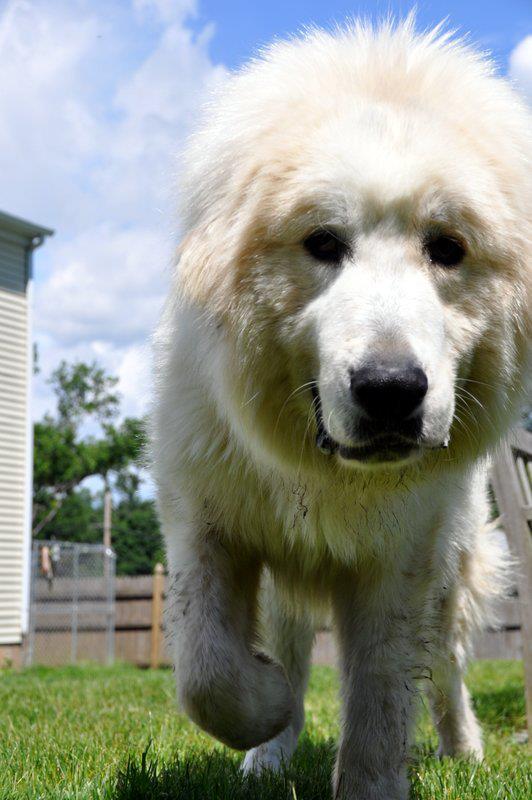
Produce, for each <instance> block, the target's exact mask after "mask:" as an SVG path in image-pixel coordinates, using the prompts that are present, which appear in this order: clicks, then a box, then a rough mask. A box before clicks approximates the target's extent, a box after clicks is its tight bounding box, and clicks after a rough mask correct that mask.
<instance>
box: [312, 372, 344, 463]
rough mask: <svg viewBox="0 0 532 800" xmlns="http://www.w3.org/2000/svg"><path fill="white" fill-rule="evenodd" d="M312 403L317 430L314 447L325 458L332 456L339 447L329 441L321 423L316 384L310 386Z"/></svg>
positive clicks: (321, 415) (318, 394)
mask: <svg viewBox="0 0 532 800" xmlns="http://www.w3.org/2000/svg"><path fill="white" fill-rule="evenodd" d="M311 391H312V403H313V406H314V413H315V415H316V426H317V428H318V430H317V433H316V447H317V448H318V450H319V451H320V453H323V454H324V455H326V456H332V455H333V454H334V453H336V451H337V450H338V449H339V445H338V443H337V442H335V441H334V439H331V437H330V436H329V434H328V433H327V431H326V430H325V424H324V422H323V412H322V408H321V397H320V393H319V392H318V386H317V384H316V382H314V383H313V384H312V389H311Z"/></svg>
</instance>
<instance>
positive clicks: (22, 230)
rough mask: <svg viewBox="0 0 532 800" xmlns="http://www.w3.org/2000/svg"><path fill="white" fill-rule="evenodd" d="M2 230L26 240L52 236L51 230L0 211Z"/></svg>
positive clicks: (0, 227)
mask: <svg viewBox="0 0 532 800" xmlns="http://www.w3.org/2000/svg"><path fill="white" fill-rule="evenodd" d="M2 228H4V229H7V230H8V231H12V232H14V233H18V234H20V235H22V236H26V237H27V238H28V239H34V238H35V237H39V238H43V237H44V236H53V235H54V231H53V230H52V228H45V227H44V226H43V225H36V224H35V223H34V222H30V221H29V220H27V219H22V217H14V216H13V215H12V214H6V213H5V212H4V211H0V229H2Z"/></svg>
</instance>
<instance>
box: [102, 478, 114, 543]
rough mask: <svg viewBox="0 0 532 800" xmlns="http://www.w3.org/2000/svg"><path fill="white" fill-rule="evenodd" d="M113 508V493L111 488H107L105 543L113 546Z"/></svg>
mask: <svg viewBox="0 0 532 800" xmlns="http://www.w3.org/2000/svg"><path fill="white" fill-rule="evenodd" d="M112 508H113V495H112V493H111V490H110V489H106V490H105V494H104V496H103V544H104V547H108V548H110V547H111V514H112Z"/></svg>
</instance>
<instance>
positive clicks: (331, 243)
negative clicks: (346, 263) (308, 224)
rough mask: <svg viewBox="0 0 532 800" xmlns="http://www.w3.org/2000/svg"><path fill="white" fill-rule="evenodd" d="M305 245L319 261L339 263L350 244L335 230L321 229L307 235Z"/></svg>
mask: <svg viewBox="0 0 532 800" xmlns="http://www.w3.org/2000/svg"><path fill="white" fill-rule="evenodd" d="M303 246H304V247H305V250H307V252H308V253H310V255H311V256H313V258H315V259H316V260H317V261H325V262H326V263H328V264H339V263H340V261H341V260H342V258H343V257H344V256H345V255H346V253H347V251H348V246H347V244H346V243H345V242H343V241H342V240H341V239H340V238H339V237H338V236H337V235H336V234H335V233H334V232H333V231H328V230H319V231H315V232H314V233H311V234H310V236H307V238H306V239H305V241H304V242H303Z"/></svg>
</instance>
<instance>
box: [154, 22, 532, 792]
mask: <svg viewBox="0 0 532 800" xmlns="http://www.w3.org/2000/svg"><path fill="white" fill-rule="evenodd" d="M529 125H530V118H529V116H528V114H527V112H526V110H525V109H524V108H523V107H522V106H521V105H520V103H519V102H518V100H517V99H516V97H515V96H514V95H513V93H512V91H511V89H510V88H509V87H508V86H507V85H506V84H505V83H504V82H503V81H500V80H498V79H496V78H494V77H492V76H491V74H490V65H489V63H488V62H486V61H484V60H483V59H482V58H480V57H479V56H477V55H476V54H475V53H474V52H473V51H472V50H471V49H469V48H468V47H466V46H464V45H463V44H460V43H456V42H452V41H451V40H450V39H449V38H448V37H445V36H440V35H439V34H438V33H437V32H433V33H431V34H426V35H416V34H415V33H414V31H413V28H412V23H411V22H407V23H406V24H404V25H402V26H399V27H397V28H395V29H394V28H393V27H392V26H388V25H384V26H382V27H381V28H380V29H378V30H373V29H371V28H368V27H364V26H353V27H351V28H348V29H346V30H343V31H339V32H337V33H335V34H334V35H332V34H327V33H323V32H312V33H310V34H308V35H307V36H305V37H304V38H302V39H296V40H293V41H291V42H289V43H281V44H277V45H275V46H274V47H273V48H271V49H270V50H269V51H267V52H266V53H265V54H264V56H263V58H261V59H260V60H258V61H256V62H253V63H252V64H251V65H250V66H249V67H247V68H246V69H244V70H243V71H242V72H241V73H239V74H237V75H236V76H234V77H233V78H232V79H231V80H230V81H229V84H228V86H226V87H225V88H224V89H223V90H222V92H221V94H220V96H219V97H217V98H216V99H215V100H214V101H213V103H212V105H211V107H210V109H209V110H208V111H207V112H206V118H205V121H204V123H203V125H202V127H201V128H200V130H199V132H198V133H197V134H196V136H195V137H194V138H193V140H192V141H191V143H190V146H189V149H188V152H187V156H186V164H187V169H186V188H185V192H184V195H185V199H186V207H185V209H184V217H185V225H186V232H187V236H186V238H185V240H184V243H183V246H182V255H181V260H180V264H179V266H178V268H177V270H176V276H175V280H174V283H173V286H172V290H171V292H170V295H169V299H168V303H167V306H166V309H165V312H164V315H163V318H162V320H161V323H160V326H159V329H158V332H157V336H156V378H157V400H156V405H155V409H154V413H153V422H152V429H153V430H152V441H153V459H154V474H155V478H156V481H157V485H158V499H159V508H160V514H161V520H162V525H163V530H164V534H165V538H166V543H167V552H168V563H169V569H170V573H171V575H172V578H173V584H174V589H173V593H172V601H171V604H170V610H169V623H170V625H171V627H172V630H173V633H174V637H175V650H174V652H175V663H176V668H177V680H178V688H179V694H180V698H181V701H182V704H183V706H184V708H185V710H186V711H187V712H188V713H189V714H190V716H191V717H192V718H193V719H194V720H195V721H196V722H198V724H200V725H201V726H202V727H203V728H204V729H205V730H207V731H209V732H210V733H212V734H213V735H214V736H216V737H218V738H219V739H221V740H222V741H224V742H226V743H227V744H229V745H231V746H233V747H237V748H241V749H249V752H248V754H247V755H246V758H245V761H244V769H245V770H248V771H258V770H260V769H262V768H265V767H271V768H278V767H279V765H280V764H281V763H282V761H286V760H288V759H289V758H290V756H291V754H292V752H293V750H294V748H295V746H296V743H297V737H298V735H299V733H300V731H301V728H302V726H303V719H304V711H303V696H304V691H305V687H306V682H307V677H308V664H309V658H310V651H311V644H312V636H313V630H314V626H315V624H316V622H317V620H318V619H319V617H320V615H321V614H322V613H323V612H324V611H326V610H328V609H329V608H330V609H332V614H333V620H334V626H335V630H336V633H337V636H338V644H339V650H340V656H341V666H342V682H343V690H342V695H343V712H342V717H343V722H342V735H341V741H340V747H339V754H338V760H337V765H336V771H335V787H336V788H335V792H336V794H335V796H336V797H339V798H343V799H344V800H347V798H349V800H377V799H378V800H404V798H406V796H407V784H406V759H407V754H408V746H409V743H410V739H411V732H412V727H413V722H414V718H415V714H414V710H415V698H416V693H417V686H418V685H419V682H420V681H422V680H427V679H428V685H429V694H430V697H431V702H432V707H433V709H434V716H435V722H436V725H437V727H438V730H439V733H440V738H441V746H440V751H441V753H442V754H453V753H460V754H467V753H470V754H472V755H475V756H477V757H480V756H481V754H482V744H481V735H480V730H479V727H478V723H477V722H476V720H475V717H474V714H473V712H472V710H471V706H470V702H469V697H468V694H467V690H466V688H465V686H464V683H463V673H464V669H465V666H466V661H467V653H468V650H469V646H470V641H471V636H472V632H473V631H474V630H475V629H477V628H478V627H480V626H482V624H484V622H485V620H486V618H487V614H488V610H489V607H490V603H491V601H492V599H493V598H494V597H495V596H496V595H497V594H498V593H499V592H500V591H501V587H502V577H501V576H502V571H503V566H504V564H503V561H504V559H503V557H502V555H501V554H500V552H499V551H498V550H497V548H496V546H495V545H494V544H493V541H492V539H491V537H490V534H489V532H487V531H486V528H485V522H486V519H487V501H486V492H485V487H486V469H487V465H488V460H487V459H488V455H489V453H490V451H492V450H493V448H494V447H495V446H496V444H497V442H498V441H499V439H500V437H501V436H502V435H503V433H504V431H505V429H506V427H507V425H508V424H509V422H510V421H511V419H512V415H513V414H515V411H516V409H517V408H518V406H519V398H520V396H521V391H522V376H523V373H524V371H525V369H526V359H527V346H526V341H527V337H528V335H529V331H530V319H529V307H530V302H529V299H530V295H529V291H530V271H529V264H530V219H529V215H528V210H527V209H529V208H530V189H531V182H530V168H529V164H528V162H527V158H528V157H529V147H530V144H529ZM324 225H326V226H333V227H334V229H335V230H340V231H341V233H342V236H343V237H344V238H345V239H346V240H348V241H349V243H350V246H351V255H350V257H349V258H348V259H347V260H346V262H345V263H344V264H343V265H342V267H341V269H335V268H331V266H330V265H324V264H322V263H319V262H316V261H314V260H313V259H312V258H311V257H310V256H309V254H308V252H306V250H305V248H304V247H303V246H302V244H301V242H302V241H303V240H304V239H305V237H306V236H308V235H309V233H310V232H312V231H313V230H315V229H316V228H319V227H320V226H324ZM435 228H437V229H440V228H441V229H444V230H451V231H453V232H454V233H455V234H456V235H459V236H460V237H462V238H463V240H464V241H466V242H467V255H466V258H465V260H464V263H463V264H462V265H460V267H459V268H457V269H456V270H445V269H443V268H439V267H436V266H434V265H432V264H430V263H428V262H427V258H426V255H425V253H424V250H423V241H424V238H423V237H424V236H426V235H428V233H430V231H431V230H433V229H435ZM376 352H379V353H380V352H385V353H386V354H387V357H391V358H393V357H395V356H397V357H401V356H402V355H403V354H404V353H409V354H413V356H414V357H415V359H416V360H417V362H418V363H420V364H421V365H422V366H423V369H424V370H425V372H426V374H427V377H428V382H429V390H428V393H427V396H426V398H425V400H424V403H423V435H422V444H421V446H420V447H419V449H418V451H417V452H416V453H415V454H414V455H415V457H413V458H410V459H409V458H407V459H405V460H404V461H401V462H399V463H395V464H382V463H377V464H372V465H369V466H368V465H365V464H362V463H359V462H353V461H349V462H348V461H346V460H345V459H342V458H341V457H339V456H338V455H332V456H326V455H324V454H323V453H320V452H319V451H318V450H317V448H316V447H315V443H314V440H315V435H316V427H315V425H316V423H315V419H314V414H313V408H312V398H311V394H310V389H309V387H310V384H311V382H312V381H316V382H317V386H318V388H319V392H320V396H321V400H322V406H323V417H324V422H325V424H326V427H327V430H328V432H329V434H330V435H331V436H332V437H333V438H334V439H335V440H336V441H337V442H339V443H342V444H345V445H348V446H352V445H356V444H358V442H357V439H356V436H357V434H356V424H354V423H356V421H357V420H358V418H359V417H360V409H358V408H357V407H356V404H354V403H353V400H352V398H351V396H350V394H349V381H348V375H349V370H350V369H351V368H356V367H358V366H360V365H361V364H363V363H364V362H365V361H366V360H367V359H368V358H372V357H373V356H374V354H375V353H376ZM354 431H355V432H354ZM447 440H449V448H448V450H441V449H437V448H438V447H440V446H441V445H442V444H443V443H444V442H446V441H447ZM261 585H262V590H261V589H260V586H261ZM258 650H265V651H266V652H267V653H268V658H265V657H263V656H261V655H260V654H258Z"/></svg>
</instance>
